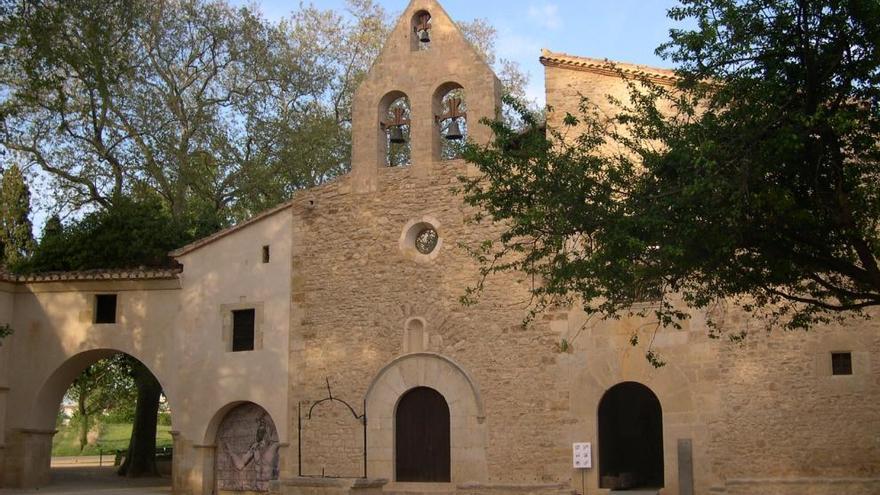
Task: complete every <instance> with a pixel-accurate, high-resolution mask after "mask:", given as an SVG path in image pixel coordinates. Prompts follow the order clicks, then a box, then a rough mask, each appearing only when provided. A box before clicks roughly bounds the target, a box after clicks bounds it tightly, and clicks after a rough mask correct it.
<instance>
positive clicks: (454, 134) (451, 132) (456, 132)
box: [446, 119, 464, 141]
mask: <svg viewBox="0 0 880 495" xmlns="http://www.w3.org/2000/svg"><path fill="white" fill-rule="evenodd" d="M462 138H464V135H463V134H462V133H461V127H459V125H458V119H452V123H451V124H449V129H447V130H446V139H448V140H450V141H459V140H461V139H462Z"/></svg>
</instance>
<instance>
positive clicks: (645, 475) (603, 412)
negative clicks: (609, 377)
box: [599, 382, 664, 490]
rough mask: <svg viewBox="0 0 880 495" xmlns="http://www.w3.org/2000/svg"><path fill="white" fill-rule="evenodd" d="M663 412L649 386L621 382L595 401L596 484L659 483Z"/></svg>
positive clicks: (626, 487)
mask: <svg viewBox="0 0 880 495" xmlns="http://www.w3.org/2000/svg"><path fill="white" fill-rule="evenodd" d="M663 481H664V480H663V413H662V411H661V409H660V401H659V400H657V396H656V395H654V393H653V392H651V390H650V389H649V388H648V387H646V386H644V385H642V384H640V383H635V382H624V383H621V384H618V385H615V386H614V387H611V389H609V390H608V392H606V393H605V395H604V396H602V400H601V401H600V402H599V487H600V488H610V489H612V490H632V489H636V488H651V489H657V488H661V487H663Z"/></svg>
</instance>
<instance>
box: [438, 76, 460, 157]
mask: <svg viewBox="0 0 880 495" xmlns="http://www.w3.org/2000/svg"><path fill="white" fill-rule="evenodd" d="M434 99H435V101H434V107H435V110H436V112H437V114H436V116H435V120H436V121H437V128H438V133H439V146H438V148H439V152H440V159H441V160H454V159H456V158H460V157H461V154H462V151H463V150H464V145H465V143H466V142H467V137H468V119H467V101H466V99H465V93H464V89H463V88H462V87H461V86H459V85H458V84H455V83H448V84H445V85H443V86H441V87H440V89H438V90H437V93H436V94H435V98H434Z"/></svg>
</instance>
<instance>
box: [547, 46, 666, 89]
mask: <svg viewBox="0 0 880 495" xmlns="http://www.w3.org/2000/svg"><path fill="white" fill-rule="evenodd" d="M540 61H541V64H543V65H544V66H545V67H561V68H565V69H572V70H580V71H585V72H593V73H596V74H603V75H607V76H619V75H620V74H624V75H628V76H633V77H647V78H648V79H649V80H651V81H654V82H657V83H665V84H673V83H675V82H676V81H678V80H679V79H680V78H679V77H678V76H677V75H676V74H675V71H672V70H669V69H658V68H655V67H648V66H646V65H635V64H628V63H625V62H615V61H613V60H608V59H607V58H606V59H598V58H590V57H578V56H575V55H569V54H567V53H559V52H551V51H550V50H547V49H546V48H545V49H543V50H541V58H540Z"/></svg>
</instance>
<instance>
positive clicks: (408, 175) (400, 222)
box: [290, 162, 568, 482]
mask: <svg viewBox="0 0 880 495" xmlns="http://www.w3.org/2000/svg"><path fill="white" fill-rule="evenodd" d="M465 171H466V168H465V166H464V164H461V163H439V162H438V163H436V164H435V167H434V168H433V169H432V170H431V174H430V175H428V176H427V177H417V176H416V174H415V173H414V171H413V170H412V169H411V168H400V169H384V170H381V171H380V174H379V178H380V188H379V191H380V193H376V194H365V195H361V194H353V193H351V192H347V186H348V184H347V183H346V181H347V178H344V179H341V180H340V181H338V182H336V183H334V184H332V185H330V186H327V187H325V188H321V189H316V190H312V191H310V192H309V193H307V194H304V195H302V197H301V198H300V199H298V200H297V201H296V203H295V205H294V216H295V219H294V239H301V240H302V242H301V243H298V242H295V247H294V258H293V259H294V269H293V272H294V274H295V275H294V282H293V287H294V292H293V301H294V309H293V321H292V324H291V328H292V337H291V338H292V342H293V352H292V355H291V367H292V369H293V370H294V372H293V373H292V379H293V382H292V384H291V389H290V395H291V400H292V407H295V405H296V403H297V401H314V400H317V399H320V398H323V397H325V396H326V389H325V387H326V386H325V379H327V378H329V380H330V383H331V386H332V388H333V394H334V396H336V397H339V398H342V399H344V400H346V401H348V402H350V403H352V404H360V403H361V401H362V400H363V399H364V397H365V394H366V392H367V389H368V387H369V386H370V383H371V381H372V380H373V379H374V378H375V377H376V375H377V373H378V372H379V371H380V369H381V368H382V367H383V366H385V365H386V364H387V363H389V362H390V361H391V360H393V359H394V358H396V357H398V356H400V355H401V354H403V343H404V327H405V323H406V321H407V320H408V319H410V318H412V317H420V318H423V319H424V321H425V327H426V330H427V332H428V335H429V337H428V339H427V341H428V342H429V346H428V348H427V349H424V350H425V351H429V352H434V353H439V354H442V355H443V356H447V357H449V358H451V359H452V360H454V361H455V362H456V363H458V364H459V365H461V367H462V368H464V369H465V370H466V371H467V372H468V373H470V374H471V376H472V377H473V380H474V382H475V383H476V386H477V387H478V389H479V392H480V393H481V395H482V399H483V401H484V403H485V415H486V429H487V437H486V443H485V456H486V458H487V459H488V476H487V479H482V480H473V479H460V480H456V479H455V472H456V467H455V459H453V481H460V482H465V481H492V480H505V481H521V482H536V481H537V482H540V481H546V480H556V479H558V478H559V477H560V476H564V475H565V474H566V473H567V471H566V469H565V465H566V464H567V462H563V461H567V458H566V457H561V456H560V454H561V452H562V451H563V446H561V445H558V444H557V443H556V442H554V441H552V440H551V439H553V438H558V437H560V436H561V432H562V430H563V429H564V427H565V424H566V423H567V422H568V412H567V409H568V398H567V392H566V391H565V390H563V389H562V387H561V386H560V384H559V383H558V381H557V376H558V372H557V371H556V370H558V368H557V362H556V361H557V353H556V350H555V349H556V343H557V336H556V335H554V333H553V332H552V331H551V330H550V328H549V325H547V324H546V323H540V324H538V325H532V326H529V327H526V328H523V327H522V325H521V323H522V321H523V318H524V316H525V309H526V306H527V304H528V301H529V297H528V293H527V291H526V289H527V287H528V285H527V283H528V282H527V281H524V280H519V279H518V278H517V277H515V276H513V275H509V276H503V277H497V278H494V279H493V280H492V281H491V283H490V284H489V285H488V286H487V288H486V291H485V292H484V294H483V296H482V299H481V301H480V303H479V304H477V305H476V306H474V307H468V308H466V307H463V306H462V305H461V304H460V302H459V298H460V296H462V295H463V294H464V292H465V288H466V287H468V286H470V285H472V284H474V283H475V282H476V280H477V279H476V274H477V265H476V264H475V263H474V261H473V260H472V259H471V258H470V257H469V256H468V255H467V254H466V253H465V251H464V250H463V249H461V248H460V247H459V246H458V244H459V243H464V244H471V245H474V244H476V243H479V242H481V241H483V240H484V239H485V238H486V237H485V236H487V235H489V236H490V235H492V234H497V229H493V228H492V227H491V226H486V227H485V228H482V229H475V228H473V227H472V226H469V225H467V224H466V223H465V219H466V218H467V217H468V216H469V215H470V214H471V213H473V212H472V211H470V210H469V209H468V208H466V207H465V206H463V205H462V204H461V202H460V201H459V200H457V199H455V196H453V195H452V194H451V192H450V189H451V188H452V187H454V186H456V185H457V184H458V180H457V177H458V176H459V175H460V174H462V173H465ZM307 205H314V206H307ZM424 217H430V218H433V219H435V222H436V225H435V226H436V227H437V230H438V232H439V234H440V236H441V239H442V241H443V243H442V246H441V247H440V248H438V249H440V251H439V253H438V256H437V257H436V259H434V260H433V261H431V262H427V263H425V262H420V261H418V260H416V259H412V258H411V257H410V256H408V255H407V253H405V252H403V251H402V250H401V249H400V247H399V244H400V242H399V241H400V237H401V235H402V230H403V229H404V227H405V226H406V225H407V224H408V223H409V222H411V220H412V219H414V218H424ZM514 392H515V393H514ZM368 420H369V418H368ZM514 432H522V433H523V434H521V435H517V434H514ZM526 432H529V434H526ZM323 438H324V439H326V440H327V443H324V444H322V445H312V444H309V445H304V448H303V450H304V451H308V452H315V453H317V452H318V450H319V449H321V448H324V449H328V450H329V451H335V450H337V449H340V448H344V446H343V445H341V444H336V443H334V442H337V441H338V442H342V441H344V439H345V438H346V437H345V436H341V437H333V436H331V435H330V434H329V432H328V435H326V436H324V437H323ZM314 455H317V454H314ZM550 459H559V460H560V461H559V462H551V461H549V460H550ZM307 462H310V461H308V460H306V459H304V464H305V463H307ZM327 474H337V473H327ZM369 475H370V476H383V477H393V473H388V472H378V473H373V472H370V473H369Z"/></svg>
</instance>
